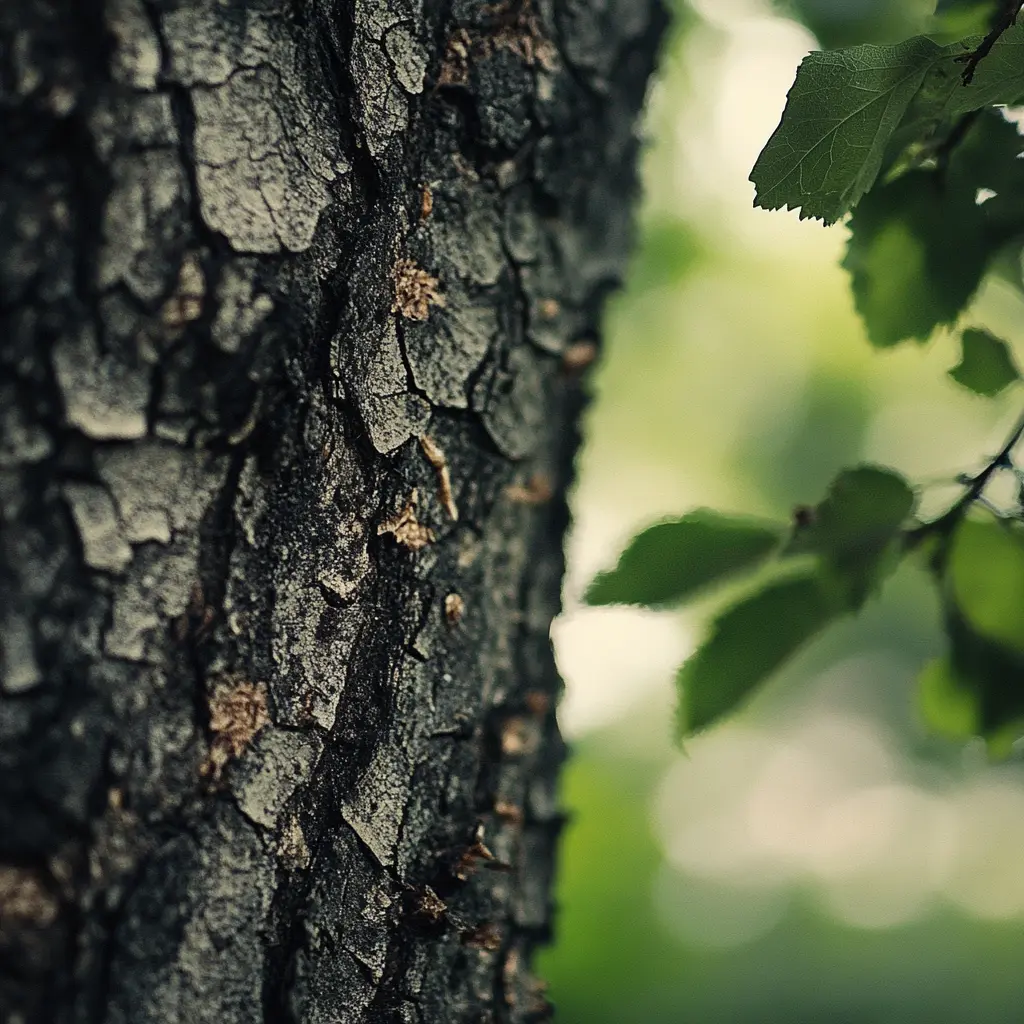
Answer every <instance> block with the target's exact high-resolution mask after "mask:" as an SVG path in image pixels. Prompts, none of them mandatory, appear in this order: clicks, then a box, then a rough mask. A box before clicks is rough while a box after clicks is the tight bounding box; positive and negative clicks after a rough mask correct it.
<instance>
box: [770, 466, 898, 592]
mask: <svg viewBox="0 0 1024 1024" xmlns="http://www.w3.org/2000/svg"><path fill="white" fill-rule="evenodd" d="M916 504H917V498H916V495H915V494H914V491H913V490H912V489H911V487H910V485H909V484H908V483H907V481H906V480H905V479H904V478H903V477H902V476H900V474H899V473H895V472H893V471H892V470H889V469H883V468H881V467H879V466H856V467H854V468H853V469H844V470H843V471H842V472H841V473H840V474H839V475H838V476H837V477H836V478H835V480H833V481H832V483H831V484H830V485H829V489H828V493H827V494H826V495H825V499H824V500H823V501H822V502H821V504H820V505H818V507H817V508H816V509H813V510H812V511H811V513H810V515H809V516H808V517H807V521H806V523H805V524H798V525H797V526H796V527H795V528H794V531H793V536H792V538H791V539H790V542H789V544H788V545H787V547H786V551H785V553H786V554H787V555H798V554H813V555H818V556H819V557H821V558H822V559H823V560H824V562H825V563H826V565H827V566H828V567H829V568H830V569H831V570H832V571H833V572H834V574H835V576H836V577H837V578H838V583H839V584H840V586H841V589H842V591H843V593H844V598H845V600H846V601H847V602H848V604H849V606H850V607H851V608H857V607H859V606H860V605H861V604H863V602H864V600H865V599H866V597H867V596H868V594H870V592H871V591H872V589H874V587H876V586H877V584H878V583H879V582H880V580H881V578H882V577H883V576H884V575H886V573H885V572H884V571H883V570H885V569H891V568H895V564H896V562H895V560H891V559H888V558H887V557H886V556H887V555H888V554H889V553H890V551H891V549H892V547H893V542H894V541H896V540H897V539H898V538H899V536H900V533H901V530H902V527H903V524H904V523H905V522H906V521H907V519H908V518H909V517H910V515H911V514H912V513H913V511H914V508H915V506H916Z"/></svg>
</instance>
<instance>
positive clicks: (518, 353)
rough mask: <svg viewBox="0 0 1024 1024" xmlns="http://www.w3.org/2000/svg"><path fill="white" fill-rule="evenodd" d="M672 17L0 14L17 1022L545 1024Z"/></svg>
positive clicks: (165, 10)
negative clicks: (583, 613)
mask: <svg viewBox="0 0 1024 1024" xmlns="http://www.w3.org/2000/svg"><path fill="white" fill-rule="evenodd" d="M663 20H664V19H663V14H662V12H661V10H660V8H659V7H658V6H657V5H656V3H655V2H654V0H536V2H535V3H534V4H531V3H529V2H525V0H504V2H500V3H497V4H495V5H493V6H489V7H488V6H482V5H480V4H478V3H471V2H469V0H352V2H347V3H340V2H330V0H309V2H306V3H298V2H296V0H292V2H286V0H107V2H106V3H102V2H100V0H50V2H46V0H9V2H7V3H5V4H4V5H3V7H2V10H0V90H2V91H0V118H2V121H0V138H3V139H4V146H3V147H2V148H3V156H2V158H0V159H2V165H0V315H2V318H3V322H2V338H0V359H2V375H0V389H2V396H0V425H2V426H0V507H2V515H3V527H2V535H0V594H2V605H0V652H2V690H0V1018H2V1019H3V1020H4V1021H6V1022H9V1024H27V1022H33V1024H34V1022H37V1021H38V1022H51V1021H52V1022H61V1024H65V1022H67V1024H100V1022H102V1024H120V1022H125V1024H128V1022H130V1024H149V1022H170V1021H189V1022H190V1024H205V1022H209V1024H214V1022H217V1024H235V1022H237V1024H243V1022H244V1024H252V1022H256V1021H267V1022H289V1021H293V1022H310V1024H313V1022H321V1021H323V1022H328V1021H330V1022H346V1024H347V1022H363V1021H380V1022H385V1021H386V1022H391V1021H396V1022H397V1021H418V1022H442V1021H445V1022H447V1021H460V1022H462V1021H465V1022H471V1021H473V1022H477V1021H495V1022H497V1021H507V1022H513V1021H515V1022H519V1021H528V1020H538V1019H542V1018H544V1017H545V1016H546V1015H547V1013H548V1012H549V1011H548V1008H547V1006H546V1004H545V1002H544V999H543V996H542V992H541V988H540V986H539V985H538V983H537V982H536V981H535V980H534V979H533V978H532V976H531V973H530V959H531V951H532V950H533V949H534V947H535V946H536V945H537V944H538V943H540V942H543V941H545V940H546V938H547V937H548V936H549V932H550V927H551V905H550V898H551V897H550V878H551V873H552V859H553V853H554V846H555V842H556V838H557V835H558V831H559V826H560V822H561V818H560V814H559V808H558V800H557V793H556V775H557V771H558V767H559V763H560V761H561V759H562V756H563V748H562V744H561V741H560V739H559V736H558V732H557V728H556V725H555V719H554V703H555V700H556V698H557V694H558V689H559V681H558V677H557V674H556V671H555V667H554V663H553V659H552V654H551V649H550V644H549V640H548V626H549V623H550V620H551V618H552V616H553V615H554V614H555V613H556V611H557V609H558V602H559V586H560V580H561V573H562V555H561V541H562V535H563V533H564V530H565V527H566V524H567V511H566V505H565V493H566V487H567V485H568V483H569V481H570V478H571V473H572V460H573V456H574V452H575V449H576V445H577V441H578V436H577V426H576V424H577V417H578V415H579V412H580V409H581V407H582V404H583V402H584V398H585V395H584V382H583V380H582V366H583V365H584V363H585V362H586V361H584V363H581V362H580V361H579V360H578V359H577V358H575V357H574V356H573V353H579V352H580V351H582V350H583V349H587V350H588V351H592V349H593V344H594V342H596V341H597V340H598V338H599V332H598V321H599V316H600V311H601V306H602V302H603V300H604V298H605V296H606V295H607V293H608V292H609V291H610V290H611V289H612V288H613V287H614V286H615V284H616V282H617V281H618V279H619V275H620V272H621V269H622V264H623V260H624V256H625V253H626V251H627V248H628V241H629V209H628V200H629V197H630V196H631V195H632V194H633V192H634V185H635V160H636V155H637V140H636V138H635V132H634V127H635V119H636V115H637V112H638V110H639V107H640V104H641V101H642V97H643V92H644V89H645V83H646V80H647V76H648V73H649V71H650V68H651V64H652V61H653V55H654V51H655V47H656V44H657V39H658V36H659V33H660V31H661V28H662V24H663ZM587 361H589V360H587Z"/></svg>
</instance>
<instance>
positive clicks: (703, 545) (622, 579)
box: [584, 509, 784, 607]
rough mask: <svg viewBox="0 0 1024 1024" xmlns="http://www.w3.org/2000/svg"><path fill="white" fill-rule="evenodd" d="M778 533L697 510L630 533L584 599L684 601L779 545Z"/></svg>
mask: <svg viewBox="0 0 1024 1024" xmlns="http://www.w3.org/2000/svg"><path fill="white" fill-rule="evenodd" d="M783 532H784V528H783V527H782V526H781V525H780V524H777V523H771V522H763V521H760V520H757V519H749V518H746V517H740V516H727V515H722V514H721V513H719V512H713V511H711V510H710V509H697V510H696V511H694V512H689V513H688V514H687V515H685V516H683V518H682V519H675V520H670V521H668V522H664V523H658V524H656V525H655V526H652V527H650V528H649V529H647V530H644V531H643V532H642V533H640V534H638V535H637V536H636V537H634V538H633V540H632V541H631V542H630V544H629V546H628V547H627V548H626V550H625V551H623V553H622V555H621V556H620V558H619V564H618V565H617V566H616V567H615V568H614V569H612V570H611V571H610V572H604V573H601V574H600V575H598V576H597V577H596V578H595V579H594V581H593V582H592V583H591V584H590V586H589V588H588V589H587V592H586V595H585V596H584V600H585V601H586V602H587V603H588V604H591V605H606V604H640V605H648V606H653V607H657V606H659V605H668V604H676V603H679V602H681V601H685V600H687V599H689V598H691V597H693V596H694V595H695V594H697V593H699V592H700V591H701V590H703V589H704V588H705V587H708V586H710V585H712V584H714V583H720V582H722V581H724V580H726V579H728V578H729V577H732V576H735V575H736V574H737V573H741V572H744V571H750V570H752V569H754V568H756V567H757V566H758V565H759V564H760V563H761V562H763V561H765V559H767V558H768V556H769V555H770V554H771V553H772V552H773V551H774V550H775V549H776V548H777V547H778V546H779V542H780V540H781V538H782V535H783Z"/></svg>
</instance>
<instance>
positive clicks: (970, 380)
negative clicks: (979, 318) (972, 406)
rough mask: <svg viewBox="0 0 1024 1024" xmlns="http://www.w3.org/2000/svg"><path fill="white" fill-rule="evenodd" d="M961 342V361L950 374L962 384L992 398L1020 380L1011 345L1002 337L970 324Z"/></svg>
mask: <svg viewBox="0 0 1024 1024" xmlns="http://www.w3.org/2000/svg"><path fill="white" fill-rule="evenodd" d="M960 343H961V351H962V353H963V354H962V356H961V358H960V363H959V364H958V365H957V366H954V367H953V369H952V370H950V371H949V375H950V377H952V378H953V380H955V381H956V382H957V384H959V385H960V386H961V387H965V388H967V389H968V390H969V391H973V392H975V393H976V394H979V395H984V396H985V397H986V398H992V397H994V396H995V395H998V394H999V393H1000V392H1001V391H1003V390H1004V389H1005V388H1007V387H1009V386H1010V385H1011V384H1013V383H1014V382H1015V381H1018V380H1020V373H1019V372H1018V370H1017V367H1016V365H1015V363H1014V361H1013V356H1012V354H1011V353H1010V347H1009V345H1007V344H1006V342H1005V341H1003V340H1002V339H1001V338H997V337H996V336H995V335H993V334H989V333H988V331H982V330H977V329H975V328H971V329H969V330H966V331H964V333H963V336H962V337H961V339H960Z"/></svg>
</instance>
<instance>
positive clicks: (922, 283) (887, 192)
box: [843, 111, 1024, 348]
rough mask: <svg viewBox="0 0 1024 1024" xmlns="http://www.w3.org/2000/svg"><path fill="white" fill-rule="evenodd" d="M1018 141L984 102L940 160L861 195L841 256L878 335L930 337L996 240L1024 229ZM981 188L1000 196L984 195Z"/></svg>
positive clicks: (956, 308)
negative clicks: (980, 198) (982, 199)
mask: <svg viewBox="0 0 1024 1024" xmlns="http://www.w3.org/2000/svg"><path fill="white" fill-rule="evenodd" d="M938 141H939V142H940V143H941V142H943V141H945V140H944V139H942V138H940V139H939V140H938ZM1022 149H1024V140H1022V139H1021V137H1020V135H1019V134H1018V133H1017V129H1016V127H1015V126H1014V125H1012V124H1010V123H1009V122H1008V121H1006V119H1005V118H1003V117H1002V116H1001V115H999V114H998V113H996V112H995V111H984V112H983V113H982V114H981V115H980V116H979V117H977V118H976V119H975V120H974V121H973V123H972V124H971V125H970V126H969V127H968V129H967V131H966V133H965V134H964V135H963V137H962V138H960V139H959V141H958V142H957V143H956V145H955V146H954V147H953V149H952V153H951V154H950V155H949V156H948V157H947V158H945V159H946V162H945V163H943V164H942V165H941V166H940V167H939V168H937V169H934V170H930V171H922V170H912V171H910V172H908V173H905V174H904V175H902V176H901V177H899V178H897V179H896V180H895V181H893V182H891V183H890V184H888V185H883V186H881V187H876V188H874V189H872V191H871V192H870V193H869V194H868V195H867V196H865V197H864V200H863V201H862V202H861V204H860V205H859V206H858V207H857V209H856V210H855V211H854V214H853V216H852V217H851V219H850V240H849V244H848V247H847V252H846V257H845V259H844V260H843V266H844V267H846V269H847V270H848V271H850V274H851V276H852V279H853V281H852V283H853V293H854V299H855V301H856V304H857V311H858V312H859V313H860V315H861V317H862V319H863V320H864V324H865V326H866V328H867V331H868V337H869V339H870V340H871V342H872V344H874V345H876V346H879V347H883V348H884V347H888V346H890V345H895V344H897V343H898V342H900V341H903V340H904V339H906V338H918V339H921V340H924V339H926V338H927V337H928V336H929V335H930V334H931V333H932V331H933V330H934V328H935V327H936V326H937V325H939V324H944V323H952V322H953V321H955V320H956V318H957V317H958V316H959V315H960V313H961V311H962V310H963V309H964V307H965V306H966V305H967V303H968V302H969V301H970V299H971V297H972V296H973V294H974V293H975V291H976V290H977V287H978V285H979V283H980V282H981V279H982V276H983V274H984V273H985V271H986V269H987V268H988V267H989V266H990V265H991V263H992V261H993V259H994V257H995V256H996V255H997V254H998V252H999V251H1000V249H1001V248H1002V247H1003V246H1004V245H1005V243H1006V242H1008V241H1009V240H1011V239H1012V238H1014V237H1015V236H1019V235H1020V234H1021V233H1024V164H1022V162H1021V161H1020V160H1018V159H1017V157H1018V155H1019V153H1020V152H1021V150H1022ZM981 189H986V190H987V191H988V192H989V193H990V194H991V193H993V192H994V193H995V196H994V197H992V198H989V199H988V200H987V201H986V202H984V203H980V204H979V203H978V202H977V201H976V198H977V196H978V194H979V190H981ZM950 239H955V240H956V241H955V244H950Z"/></svg>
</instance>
